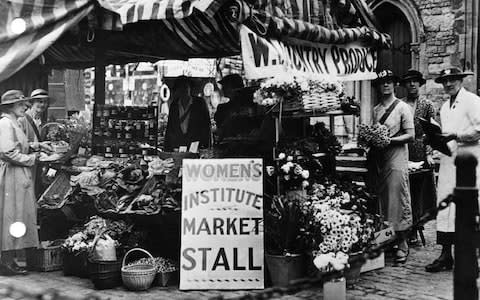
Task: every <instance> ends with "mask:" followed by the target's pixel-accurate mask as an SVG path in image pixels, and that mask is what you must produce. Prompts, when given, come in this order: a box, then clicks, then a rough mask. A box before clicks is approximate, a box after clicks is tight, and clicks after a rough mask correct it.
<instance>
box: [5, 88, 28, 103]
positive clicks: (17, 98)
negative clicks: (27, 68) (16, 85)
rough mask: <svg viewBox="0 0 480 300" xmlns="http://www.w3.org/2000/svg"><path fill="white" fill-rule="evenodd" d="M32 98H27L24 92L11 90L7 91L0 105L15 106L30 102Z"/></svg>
mask: <svg viewBox="0 0 480 300" xmlns="http://www.w3.org/2000/svg"><path fill="white" fill-rule="evenodd" d="M28 100H30V98H26V97H25V96H24V95H23V93H22V91H19V90H9V91H6V92H5V93H4V94H3V95H2V98H1V100H0V101H1V102H0V105H7V104H15V103H17V102H22V101H28Z"/></svg>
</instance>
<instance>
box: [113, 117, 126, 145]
mask: <svg viewBox="0 0 480 300" xmlns="http://www.w3.org/2000/svg"><path fill="white" fill-rule="evenodd" d="M115 133H116V138H117V139H119V140H122V139H123V138H124V137H125V132H124V130H123V128H122V123H121V122H120V121H117V123H116V124H115Z"/></svg>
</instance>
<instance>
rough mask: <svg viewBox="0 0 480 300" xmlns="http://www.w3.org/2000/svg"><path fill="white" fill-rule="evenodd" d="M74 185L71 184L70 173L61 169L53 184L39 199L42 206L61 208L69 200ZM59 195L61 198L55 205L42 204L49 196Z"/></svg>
mask: <svg viewBox="0 0 480 300" xmlns="http://www.w3.org/2000/svg"><path fill="white" fill-rule="evenodd" d="M71 191H72V187H71V185H70V175H69V174H68V173H66V172H63V171H59V172H58V173H57V176H55V179H54V180H53V182H52V184H50V186H49V187H48V188H47V189H46V190H45V192H44V193H43V194H42V195H41V196H40V198H39V199H38V201H37V202H38V203H39V204H40V207H41V208H45V209H58V208H61V207H62V206H63V205H64V204H65V202H66V201H67V196H68V195H69V194H70V193H71ZM54 195H58V198H59V199H60V200H59V202H58V203H56V204H55V205H42V203H43V202H44V201H46V199H47V198H49V197H53V196H54Z"/></svg>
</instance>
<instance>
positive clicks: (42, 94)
mask: <svg viewBox="0 0 480 300" xmlns="http://www.w3.org/2000/svg"><path fill="white" fill-rule="evenodd" d="M30 99H31V100H32V101H35V100H43V99H48V102H49V103H53V102H55V99H53V98H51V97H50V96H49V95H48V92H47V91H46V90H44V89H36V90H34V91H33V92H32V93H31V94H30Z"/></svg>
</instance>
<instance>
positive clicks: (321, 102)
mask: <svg viewBox="0 0 480 300" xmlns="http://www.w3.org/2000/svg"><path fill="white" fill-rule="evenodd" d="M302 104H303V109H304V110H305V111H316V112H319V113H323V112H329V111H333V110H339V109H340V108H341V101H340V97H339V95H338V94H337V93H335V92H312V93H307V94H305V95H303V96H302Z"/></svg>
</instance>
